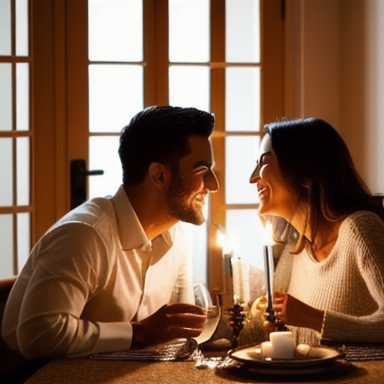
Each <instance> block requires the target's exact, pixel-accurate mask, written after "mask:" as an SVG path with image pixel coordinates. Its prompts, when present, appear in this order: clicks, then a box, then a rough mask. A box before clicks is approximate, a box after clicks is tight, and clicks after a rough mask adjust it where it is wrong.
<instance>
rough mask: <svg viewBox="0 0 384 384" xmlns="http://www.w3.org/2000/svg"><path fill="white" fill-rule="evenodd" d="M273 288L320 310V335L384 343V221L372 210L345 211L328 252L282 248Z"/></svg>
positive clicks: (336, 338) (334, 338) (345, 339)
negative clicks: (319, 255)
mask: <svg viewBox="0 0 384 384" xmlns="http://www.w3.org/2000/svg"><path fill="white" fill-rule="evenodd" d="M274 284H275V289H277V290H282V291H285V292H288V293H289V294H291V295H292V296H294V297H296V298H297V299H299V300H301V301H303V302H304V303H306V304H308V305H310V306H313V307H316V308H318V309H322V310H325V317H324V323H323V329H322V334H321V337H322V338H324V339H333V340H343V341H347V340H348V341H359V342H384V223H383V221H382V220H381V219H380V218H379V217H378V216H377V215H375V214H374V213H371V212H366V211H359V212H355V213H353V214H351V215H350V216H348V217H347V218H346V219H345V220H344V221H343V223H342V225H341V226H340V229H339V235H338V238H337V241H336V243H335V246H334V247H333V249H332V251H331V253H330V254H329V256H328V257H327V258H326V259H325V260H324V261H321V262H318V261H316V260H315V259H313V258H312V256H310V255H309V254H308V253H307V251H305V250H303V251H302V252H301V253H300V254H298V255H292V254H290V253H289V252H288V250H287V249H286V250H284V251H283V253H282V255H281V257H280V259H279V262H278V264H277V267H276V271H275V279H274Z"/></svg>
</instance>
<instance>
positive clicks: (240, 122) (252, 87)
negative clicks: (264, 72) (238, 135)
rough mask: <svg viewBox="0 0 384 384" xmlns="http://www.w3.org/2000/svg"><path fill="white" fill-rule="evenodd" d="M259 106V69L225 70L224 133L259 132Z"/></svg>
mask: <svg viewBox="0 0 384 384" xmlns="http://www.w3.org/2000/svg"><path fill="white" fill-rule="evenodd" d="M260 105H261V101H260V68H227V69H226V70H225V124H226V131H248V132H249V131H251V132H255V131H259V130H260Z"/></svg>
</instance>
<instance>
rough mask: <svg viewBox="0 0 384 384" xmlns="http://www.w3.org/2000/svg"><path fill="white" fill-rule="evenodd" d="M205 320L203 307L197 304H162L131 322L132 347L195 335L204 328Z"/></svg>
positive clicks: (141, 346)
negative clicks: (143, 316)
mask: <svg viewBox="0 0 384 384" xmlns="http://www.w3.org/2000/svg"><path fill="white" fill-rule="evenodd" d="M205 320H206V312H205V309H204V308H202V307H199V306H197V305H192V304H184V303H174V304H168V305H164V306H163V307H161V308H160V309H159V310H158V311H157V312H155V313H154V314H152V315H151V316H149V317H147V318H145V319H143V320H141V321H137V322H133V323H132V328H133V338H132V347H133V348H134V347H137V348H143V347H147V346H150V345H155V344H161V343H165V342H167V341H171V340H174V339H179V338H185V337H197V336H199V335H200V333H201V332H202V330H203V328H204V324H205Z"/></svg>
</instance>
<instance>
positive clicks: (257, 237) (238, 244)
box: [226, 209, 264, 270]
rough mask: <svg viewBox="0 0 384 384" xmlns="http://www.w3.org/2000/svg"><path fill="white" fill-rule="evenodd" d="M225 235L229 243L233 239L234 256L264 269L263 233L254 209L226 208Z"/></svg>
mask: <svg viewBox="0 0 384 384" xmlns="http://www.w3.org/2000/svg"><path fill="white" fill-rule="evenodd" d="M226 236H227V241H228V242H229V243H231V241H233V239H234V240H235V244H234V248H236V249H235V250H234V257H241V259H242V260H243V261H244V262H247V263H249V264H251V265H253V266H255V267H257V268H259V269H261V270H264V259H263V242H264V238H263V236H264V235H263V231H262V225H261V223H260V219H259V216H258V214H257V210H256V209H229V210H227V212H226Z"/></svg>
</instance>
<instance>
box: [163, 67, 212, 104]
mask: <svg viewBox="0 0 384 384" xmlns="http://www.w3.org/2000/svg"><path fill="white" fill-rule="evenodd" d="M209 95H210V71H209V68H208V67H196V66H175V65H173V66H171V67H170V68H169V103H170V105H173V106H180V107H195V108H199V109H201V110H203V111H209V110H210V98H209Z"/></svg>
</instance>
